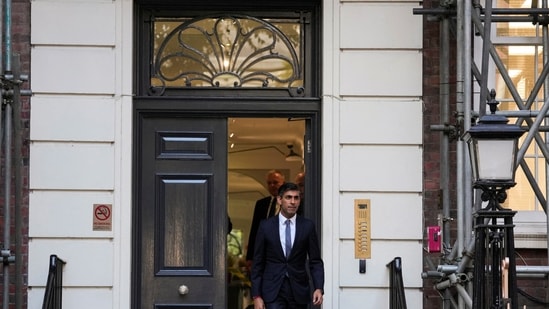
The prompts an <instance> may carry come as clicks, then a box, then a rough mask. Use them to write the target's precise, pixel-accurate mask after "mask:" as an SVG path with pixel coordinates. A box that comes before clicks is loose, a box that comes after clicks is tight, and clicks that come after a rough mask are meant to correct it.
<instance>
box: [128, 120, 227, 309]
mask: <svg viewBox="0 0 549 309" xmlns="http://www.w3.org/2000/svg"><path fill="white" fill-rule="evenodd" d="M179 116H181V115H179ZM137 119H138V122H139V123H138V124H137V125H138V127H139V128H140V129H139V130H138V134H137V135H138V136H137V139H136V140H137V141H138V143H140V146H139V149H138V159H137V164H138V166H137V171H141V172H140V177H138V183H137V186H136V188H137V189H138V192H137V194H136V196H137V201H136V202H137V203H136V205H137V209H136V220H135V221H134V222H136V229H137V231H136V232H137V233H136V234H137V235H138V236H137V239H136V242H135V245H136V247H137V251H138V252H137V254H136V257H137V258H136V260H135V263H136V265H135V267H134V269H135V270H136V271H137V273H138V274H136V275H135V277H136V280H137V281H138V282H139V284H137V285H136V287H137V290H136V291H135V293H134V300H135V301H136V302H138V304H137V306H135V307H137V308H163V309H168V308H169V309H175V308H185V309H191V308H192V309H206V308H212V309H214V308H216V309H224V308H226V304H225V302H226V286H225V283H226V269H225V261H226V252H225V251H226V250H225V247H226V233H227V210H226V207H227V206H226V196H227V195H226V188H227V175H226V173H227V172H226V171H227V121H226V119H225V118H181V117H177V116H173V115H170V116H165V115H164V117H155V116H152V115H146V114H143V115H142V116H141V117H138V118H137ZM181 286H186V287H187V288H188V293H186V294H185V293H183V294H181V293H180V292H179V288H180V287H181Z"/></svg>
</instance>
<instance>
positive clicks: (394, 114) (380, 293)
mask: <svg viewBox="0 0 549 309" xmlns="http://www.w3.org/2000/svg"><path fill="white" fill-rule="evenodd" d="M414 7H417V2H412V1H410V2H407V1H404V2H402V1H399V2H396V1H387V2H383V3H380V2H377V1H330V0H325V1H324V28H323V30H324V32H323V43H324V47H323V51H324V59H323V70H324V76H325V78H324V79H323V83H324V84H323V91H324V93H323V132H322V137H323V145H322V148H323V149H324V150H325V151H324V152H323V165H322V172H323V190H322V191H323V202H324V204H323V225H322V226H323V230H322V233H323V241H324V243H323V249H324V254H323V256H324V259H325V263H326V266H327V280H326V282H327V286H326V294H325V305H324V308H362V307H364V304H366V303H367V304H368V306H367V307H368V308H388V307H389V290H388V286H389V270H388V268H387V267H386V265H387V264H388V263H389V262H391V261H392V260H393V259H394V258H395V257H401V258H402V264H403V280H404V286H405V288H406V300H407V304H408V307H410V308H422V306H423V301H422V293H421V287H422V284H423V283H422V280H421V276H420V274H421V272H422V270H423V266H422V256H423V254H422V251H423V249H422V235H423V232H422V229H423V218H422V216H423V215H422V196H421V193H422V178H423V174H422V151H423V150H422V109H423V106H422V104H423V103H422V101H421V95H422V51H421V46H422V18H421V17H417V16H413V14H412V10H413V8H414ZM355 199H370V202H371V214H370V215H371V239H372V243H371V255H372V256H371V258H370V259H368V260H367V261H366V273H365V274H360V273H359V266H358V260H357V259H355V252H354V250H355V246H354V208H353V207H354V200H355Z"/></svg>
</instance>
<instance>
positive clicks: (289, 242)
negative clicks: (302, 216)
mask: <svg viewBox="0 0 549 309" xmlns="http://www.w3.org/2000/svg"><path fill="white" fill-rule="evenodd" d="M285 224H286V258H288V257H289V256H290V251H292V232H291V230H290V224H292V221H290V219H288V220H286V222H285Z"/></svg>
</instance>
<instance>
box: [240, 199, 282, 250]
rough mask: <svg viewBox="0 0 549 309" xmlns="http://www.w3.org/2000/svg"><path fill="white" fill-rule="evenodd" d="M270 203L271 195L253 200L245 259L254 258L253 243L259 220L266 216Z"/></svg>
mask: <svg viewBox="0 0 549 309" xmlns="http://www.w3.org/2000/svg"><path fill="white" fill-rule="evenodd" d="M275 199H276V198H275ZM270 204H271V196H267V197H264V198H262V199H259V200H257V202H255V208H254V215H253V218H252V226H251V227H250V235H249V236H248V251H246V261H251V260H253V259H254V245H255V236H256V234H257V229H258V228H259V223H260V222H261V220H264V219H266V218H267V211H268V210H269V205H270Z"/></svg>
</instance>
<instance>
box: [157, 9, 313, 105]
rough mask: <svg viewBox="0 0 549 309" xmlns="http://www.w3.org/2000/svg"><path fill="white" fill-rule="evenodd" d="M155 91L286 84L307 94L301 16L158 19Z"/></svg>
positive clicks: (296, 92)
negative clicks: (304, 86)
mask: <svg viewBox="0 0 549 309" xmlns="http://www.w3.org/2000/svg"><path fill="white" fill-rule="evenodd" d="M153 33H154V36H155V37H154V62H153V69H152V77H151V95H162V94H163V93H164V91H165V89H166V88H200V87H214V88H224V89H230V88H239V89H241V88H279V89H280V88H287V89H289V90H290V93H291V94H292V95H300V94H302V93H303V77H302V71H303V70H302V67H301V66H302V64H301V61H300V60H301V59H300V58H302V49H303V35H302V33H303V30H302V24H301V23H300V20H299V19H297V18H295V19H276V20H262V19H258V18H254V17H250V16H244V15H230V16H229V15H226V16H207V17H199V18H194V19H186V20H184V19H183V20H182V19H177V20H176V19H158V20H155V22H154V31H153Z"/></svg>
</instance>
